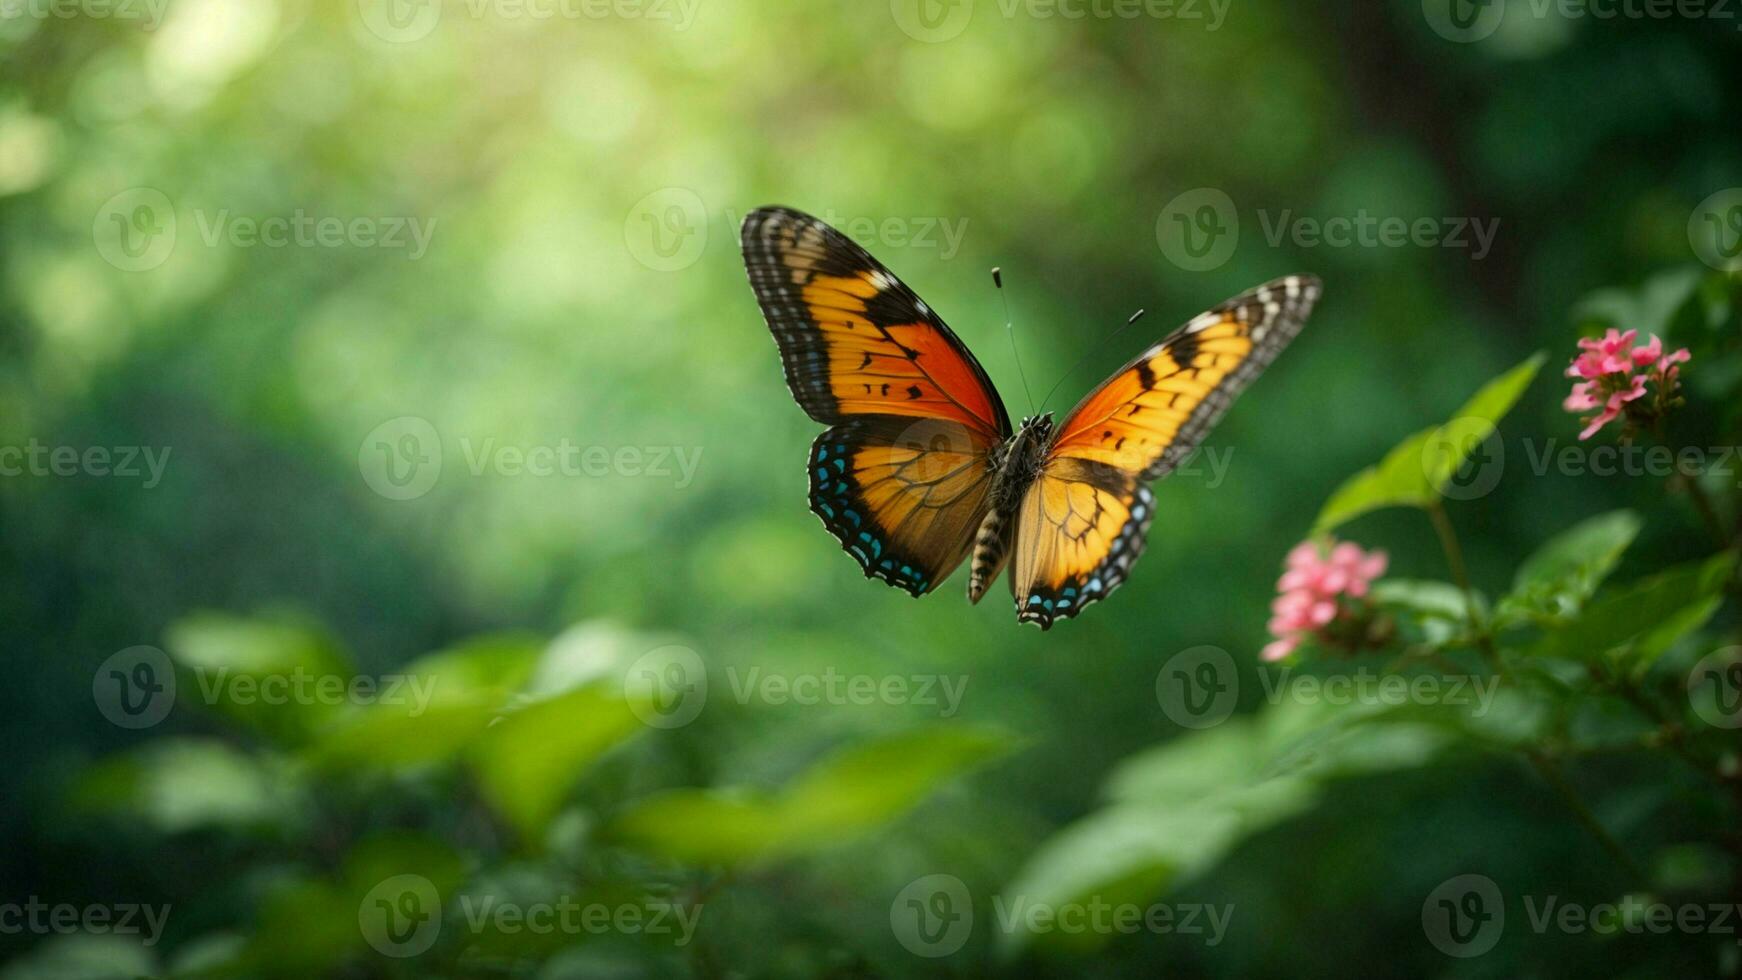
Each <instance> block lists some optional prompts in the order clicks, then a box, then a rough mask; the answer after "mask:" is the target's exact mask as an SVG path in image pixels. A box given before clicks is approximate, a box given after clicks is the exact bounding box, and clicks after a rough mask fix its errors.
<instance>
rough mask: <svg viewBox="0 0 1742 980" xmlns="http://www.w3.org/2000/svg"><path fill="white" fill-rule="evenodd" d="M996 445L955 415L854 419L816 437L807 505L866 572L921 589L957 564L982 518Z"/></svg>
mask: <svg viewBox="0 0 1742 980" xmlns="http://www.w3.org/2000/svg"><path fill="white" fill-rule="evenodd" d="M990 450H991V447H990V446H987V445H986V444H984V443H983V442H982V441H980V440H979V439H978V438H977V437H976V435H975V434H974V433H973V432H972V431H971V430H969V429H967V428H966V427H965V426H962V425H960V424H958V423H955V422H950V421H939V420H920V421H915V420H913V419H904V418H899V417H895V416H862V417H859V418H855V419H850V420H848V421H846V422H843V423H841V424H839V425H835V426H832V427H830V428H829V429H828V430H827V431H825V432H824V433H823V434H822V435H821V436H818V437H817V440H816V442H815V443H814V444H812V446H811V458H810V466H809V470H810V487H811V489H810V502H811V510H813V511H815V512H816V515H817V516H818V517H820V518H822V521H823V526H824V527H826V528H828V530H829V533H830V534H833V535H834V536H835V538H836V540H838V541H840V542H841V547H842V548H844V549H846V551H847V553H848V554H850V555H852V556H853V558H854V560H856V561H858V563H859V567H860V568H861V569H862V570H863V571H864V572H865V575H866V576H867V577H872V576H874V577H876V578H880V579H882V580H883V581H885V582H888V583H889V584H890V585H893V586H895V587H897V588H900V589H905V590H906V591H907V592H908V593H909V594H910V595H914V596H920V595H924V594H925V593H927V592H929V591H931V590H932V588H934V587H935V586H936V585H937V584H938V583H939V582H941V581H943V580H944V579H945V578H948V577H949V574H950V573H951V572H952V571H954V570H955V568H956V566H957V565H959V564H961V562H962V559H963V558H964V557H965V556H966V555H967V553H968V549H969V548H970V547H971V546H972V544H973V540H974V533H975V531H976V529H977V528H978V527H979V526H980V523H981V521H982V520H984V518H985V515H986V509H987V500H988V497H989V496H990V492H991V482H992V480H991V477H992V469H991V463H990V459H991V452H990Z"/></svg>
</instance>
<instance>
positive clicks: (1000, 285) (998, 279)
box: [992, 266, 1034, 415]
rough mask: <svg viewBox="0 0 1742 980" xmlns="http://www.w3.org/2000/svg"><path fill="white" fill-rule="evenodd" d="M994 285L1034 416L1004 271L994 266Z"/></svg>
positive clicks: (1012, 351)
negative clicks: (1011, 315) (1007, 294)
mask: <svg viewBox="0 0 1742 980" xmlns="http://www.w3.org/2000/svg"><path fill="white" fill-rule="evenodd" d="M992 285H993V287H994V288H996V289H997V290H998V298H999V299H1001V300H1003V301H1004V335H1005V336H1006V337H1009V338H1010V356H1011V357H1012V358H1015V360H1016V374H1017V376H1018V377H1020V378H1021V379H1022V393H1023V395H1025V396H1027V398H1028V413H1029V414H1030V415H1033V414H1034V392H1032V391H1029V390H1028V372H1026V371H1024V370H1022V356H1021V355H1020V354H1018V353H1016V329H1015V328H1014V327H1012V326H1011V325H1010V297H1009V296H1006V295H1005V294H1004V270H1003V269H1000V268H998V267H997V266H993V268H992Z"/></svg>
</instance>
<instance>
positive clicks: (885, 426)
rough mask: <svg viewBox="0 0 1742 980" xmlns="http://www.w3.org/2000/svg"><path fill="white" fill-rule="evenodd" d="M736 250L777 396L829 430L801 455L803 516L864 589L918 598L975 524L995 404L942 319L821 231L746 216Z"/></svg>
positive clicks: (982, 506) (998, 434) (772, 216)
mask: <svg viewBox="0 0 1742 980" xmlns="http://www.w3.org/2000/svg"><path fill="white" fill-rule="evenodd" d="M741 244H742V247H743V251H744V265H745V268H746V269H747V270H748V272H749V275H750V285H751V287H752V289H754V291H755V293H756V299H757V302H758V303H759V304H760V305H761V307H762V313H763V315H764V317H765V318H766V319H767V320H768V327H769V330H770V331H771V332H773V334H774V339H775V343H776V345H777V346H778V347H779V348H780V360H781V365H782V367H783V368H784V370H785V372H786V381H787V386H788V388H790V389H791V391H792V394H793V398H794V399H795V400H796V401H797V402H798V404H799V407H801V408H803V409H804V410H805V411H806V412H807V413H808V414H809V415H810V416H811V418H813V419H816V420H817V421H818V422H823V423H826V424H828V425H829V426H830V428H829V429H828V430H827V431H825V432H824V433H823V434H822V435H821V436H819V437H818V438H817V441H816V442H815V444H813V445H812V447H811V458H810V461H809V471H810V482H811V493H810V500H811V509H812V510H813V511H815V512H816V514H817V516H818V517H820V518H822V520H823V524H824V526H825V527H827V528H828V530H829V532H830V533H831V534H833V535H834V536H835V538H836V539H837V540H838V541H840V542H841V547H842V548H844V549H845V550H846V551H847V553H848V554H850V555H852V556H853V558H854V560H856V561H858V562H859V565H860V568H861V569H863V570H864V572H865V574H866V575H867V576H875V577H877V578H881V579H883V580H884V581H886V582H888V583H889V584H891V585H894V586H896V587H898V588H902V589H905V590H906V591H908V592H909V593H911V594H913V595H916V596H917V595H923V594H924V593H926V592H928V591H930V590H931V589H932V588H933V587H935V586H936V585H937V583H939V582H941V581H942V580H943V579H944V578H946V577H948V575H949V574H950V572H951V571H953V570H954V569H955V567H956V566H957V565H959V564H960V563H961V561H962V559H963V558H964V557H966V555H967V553H968V550H969V549H970V548H971V547H972V544H973V536H974V532H975V530H976V529H977V528H978V526H979V524H980V522H981V520H982V519H984V517H985V513H986V509H987V506H988V504H987V497H988V494H989V491H990V483H991V477H992V469H991V458H992V452H993V450H994V449H995V448H996V447H997V446H998V445H1000V444H1001V443H1002V442H1003V441H1004V440H1005V439H1006V438H1007V437H1008V436H1009V434H1010V420H1009V417H1008V416H1007V415H1006V414H1005V411H1004V405H1003V403H1002V402H1001V401H1000V400H999V398H998V394H997V392H996V391H995V390H994V389H993V387H992V382H991V381H990V380H989V379H988V378H987V377H986V372H985V370H984V369H982V368H981V367H980V364H979V362H977V361H975V360H974V357H973V355H972V354H970V353H969V352H968V349H967V347H966V346H964V345H963V344H962V342H961V341H960V340H959V339H957V337H956V335H955V334H954V333H952V332H951V331H950V328H949V327H947V326H945V325H944V322H943V320H941V319H940V318H939V317H938V316H937V314H936V313H934V312H933V311H932V310H931V308H930V307H928V306H926V304H925V303H923V302H921V301H920V299H919V297H918V296H916V295H914V293H913V291H912V290H910V289H908V288H907V287H906V286H905V285H903V284H902V282H901V280H899V279H897V278H896V277H895V275H894V274H893V273H891V272H890V271H889V270H888V269H886V268H884V267H883V265H882V264H881V263H879V262H878V261H877V260H876V259H874V258H872V257H871V255H870V253H868V252H866V251H865V250H864V249H862V248H860V247H859V246H858V245H856V244H854V243H853V242H852V240H850V239H848V238H847V237H846V236H845V235H842V234H841V233H840V232H838V231H836V230H835V229H833V228H830V227H829V226H828V225H827V224H824V223H823V222H822V221H819V220H818V219H816V218H813V217H811V216H810V215H807V214H803V213H801V212H798V211H793V210H790V209H787V208H759V209H757V210H756V211H753V212H751V213H750V214H749V215H748V216H746V218H745V220H744V226H743V228H742V230H741Z"/></svg>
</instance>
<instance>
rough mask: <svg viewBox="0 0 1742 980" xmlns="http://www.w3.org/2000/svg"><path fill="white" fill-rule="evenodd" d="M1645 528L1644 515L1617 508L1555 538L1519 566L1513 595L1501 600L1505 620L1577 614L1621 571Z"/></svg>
mask: <svg viewBox="0 0 1742 980" xmlns="http://www.w3.org/2000/svg"><path fill="white" fill-rule="evenodd" d="M1640 527H1641V521H1640V519H1639V515H1638V514H1636V513H1634V512H1633V511H1630V510H1617V511H1610V512H1609V513H1607V514H1599V515H1597V516H1596V517H1592V518H1589V519H1587V520H1584V521H1581V522H1580V523H1578V524H1575V525H1573V526H1572V527H1571V528H1569V529H1567V530H1565V531H1563V532H1561V533H1560V534H1558V535H1556V536H1555V537H1553V538H1551V539H1549V541H1548V543H1547V544H1544V545H1543V546H1542V547H1541V548H1538V549H1537V551H1536V553H1535V554H1533V555H1531V556H1530V557H1529V558H1528V559H1526V560H1525V562H1524V564H1522V565H1520V566H1519V568H1518V574H1517V575H1516V576H1515V577H1514V579H1513V585H1512V593H1511V594H1510V595H1508V596H1506V597H1505V598H1504V599H1502V600H1501V602H1500V610H1499V612H1500V620H1501V622H1502V623H1503V624H1504V623H1506V622H1508V621H1517V620H1521V619H1539V620H1540V619H1559V618H1563V617H1566V616H1570V615H1573V614H1575V613H1577V612H1578V611H1579V610H1580V609H1581V608H1583V607H1584V605H1585V603H1586V602H1587V601H1588V600H1589V599H1590V598H1591V596H1592V595H1595V594H1596V592H1597V587H1598V586H1600V585H1602V584H1603V580H1604V579H1606V578H1608V577H1609V573H1610V572H1613V571H1614V570H1615V566H1616V565H1617V564H1619V563H1620V561H1621V555H1622V554H1623V553H1624V552H1625V551H1626V550H1627V548H1628V546H1629V545H1631V544H1632V543H1633V539H1634V538H1635V537H1637V536H1638V534H1639V529H1640Z"/></svg>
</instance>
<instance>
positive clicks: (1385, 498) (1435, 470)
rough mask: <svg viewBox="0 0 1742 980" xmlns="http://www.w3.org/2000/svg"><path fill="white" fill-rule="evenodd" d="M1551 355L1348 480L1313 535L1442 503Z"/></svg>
mask: <svg viewBox="0 0 1742 980" xmlns="http://www.w3.org/2000/svg"><path fill="white" fill-rule="evenodd" d="M1547 356H1548V355H1546V354H1543V353H1538V354H1536V355H1534V356H1532V357H1531V358H1530V359H1529V360H1527V361H1525V362H1524V363H1522V364H1520V365H1518V366H1517V367H1515V368H1513V369H1512V370H1510V371H1507V372H1506V373H1505V374H1502V375H1501V376H1499V377H1498V378H1495V379H1494V380H1492V381H1490V382H1488V383H1487V384H1486V385H1484V386H1483V387H1482V389H1481V390H1480V391H1478V392H1476V394H1475V395H1474V396H1472V397H1471V398H1470V400H1469V401H1467V402H1465V403H1464V405H1463V407H1462V408H1460V409H1458V412H1457V414H1455V415H1454V416H1452V419H1451V421H1449V422H1447V423H1445V424H1444V425H1439V426H1435V427H1433V428H1430V429H1425V430H1423V431H1421V432H1418V433H1416V434H1415V435H1413V436H1410V437H1409V438H1408V439H1405V440H1404V441H1403V442H1401V443H1399V444H1398V445H1397V446H1396V447H1395V448H1393V449H1392V450H1391V451H1390V452H1389V453H1386V454H1385V458H1384V459H1383V460H1381V461H1380V462H1379V463H1378V464H1377V465H1374V466H1370V467H1368V468H1367V469H1364V470H1362V471H1361V472H1359V473H1357V474H1355V475H1354V476H1352V477H1350V478H1349V479H1348V480H1346V481H1344V483H1343V485H1342V486H1340V487H1338V488H1337V489H1336V491H1335V492H1333V493H1332V494H1331V496H1330V499H1329V500H1327V501H1326V502H1325V506H1324V507H1323V508H1322V509H1321V510H1320V511H1319V516H1318V519H1317V520H1316V521H1314V523H1313V531H1314V533H1315V534H1322V533H1326V532H1329V531H1332V530H1334V529H1336V528H1337V527H1339V526H1341V525H1343V524H1346V523H1348V522H1349V521H1351V520H1354V519H1355V518H1357V517H1359V516H1361V515H1362V514H1366V513H1368V512H1369V511H1374V510H1380V509H1382V508H1386V507H1426V506H1428V505H1430V504H1432V503H1433V502H1434V501H1435V500H1438V499H1439V498H1440V496H1441V495H1442V494H1444V492H1445V488H1446V486H1447V484H1449V483H1450V482H1451V481H1452V479H1453V477H1455V476H1457V473H1458V469H1459V468H1460V467H1462V466H1463V465H1464V461H1465V460H1466V459H1468V458H1469V456H1470V454H1471V453H1472V452H1474V451H1475V450H1476V449H1477V448H1478V447H1479V446H1481V445H1482V443H1483V442H1484V441H1486V440H1487V439H1488V437H1489V436H1491V435H1493V434H1494V430H1495V428H1496V427H1497V426H1498V425H1499V423H1500V420H1501V419H1502V418H1503V417H1505V415H1506V413H1507V412H1509V411H1511V410H1512V406H1513V405H1514V404H1516V403H1517V402H1518V399H1519V397H1520V396H1522V395H1523V394H1524V390H1525V389H1526V388H1528V387H1529V386H1530V382H1531V380H1532V379H1534V378H1535V377H1536V373H1537V371H1538V370H1539V369H1541V367H1542V364H1543V361H1544V360H1546V359H1547Z"/></svg>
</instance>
